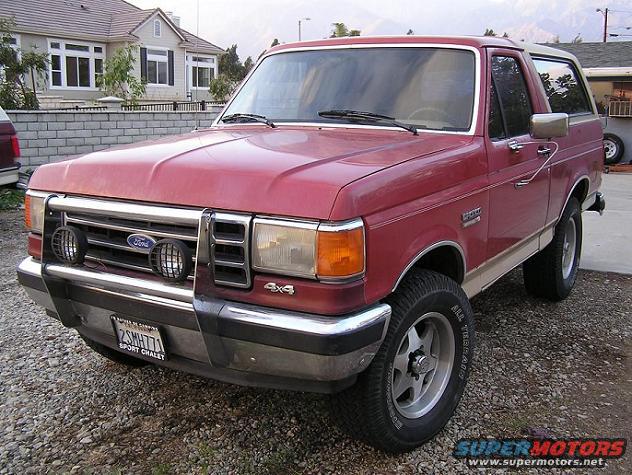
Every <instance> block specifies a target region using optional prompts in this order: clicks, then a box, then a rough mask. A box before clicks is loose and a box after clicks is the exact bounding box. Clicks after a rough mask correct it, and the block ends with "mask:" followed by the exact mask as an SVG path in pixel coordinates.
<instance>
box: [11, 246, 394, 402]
mask: <svg viewBox="0 0 632 475" xmlns="http://www.w3.org/2000/svg"><path fill="white" fill-rule="evenodd" d="M18 280H19V281H20V283H21V284H22V285H23V286H24V287H25V288H26V291H27V292H28V294H29V296H30V297H31V298H32V299H33V300H34V301H35V302H36V303H38V304H40V305H42V306H43V307H45V308H46V309H47V311H48V313H49V314H50V315H52V316H54V317H56V318H58V319H60V320H61V321H62V322H63V323H64V324H65V325H66V326H69V327H73V328H75V329H76V330H77V331H78V332H79V333H81V334H82V335H84V336H86V337H87V338H90V339H92V340H95V341H97V342H99V343H101V344H103V345H105V346H108V347H110V348H112V349H115V350H117V349H118V345H117V341H116V336H115V334H114V330H113V328H112V325H111V323H110V317H111V316H112V315H113V314H119V315H123V316H126V317H130V318H132V319H134V320H138V321H140V322H145V323H149V324H152V325H157V326H159V327H161V329H162V330H163V331H164V334H165V337H166V341H167V350H168V352H169V359H168V360H166V361H164V362H158V361H156V360H153V359H152V360H150V361H151V362H154V363H157V364H160V365H163V366H167V367H171V368H174V369H179V370H183V371H187V372H190V373H194V374H199V375H202V376H206V377H210V378H214V379H219V380H222V381H226V382H231V383H236V384H244V385H253V386H264V387H272V388H280V389H295V390H303V391H314V392H336V391H339V390H342V389H344V388H345V387H348V386H349V385H351V384H353V382H354V381H355V378H356V376H357V374H358V373H359V372H361V371H363V370H364V369H365V368H366V367H367V366H368V365H369V363H370V362H371V361H372V359H373V357H374V356H375V354H376V352H377V351H378V349H379V347H380V345H381V343H382V341H383V339H384V336H385V334H386V330H387V328H388V322H389V319H390V315H391V308H390V306H389V305H386V304H376V305H373V306H370V307H368V308H366V309H363V310H361V311H358V312H354V313H351V314H347V315H342V316H333V317H332V316H321V315H314V314H307V313H299V312H291V311H285V310H280V309H273V308H267V307H259V306H254V305H246V304H240V303H237V302H230V301H225V300H220V299H212V298H206V297H205V298H204V300H200V299H198V298H197V297H196V296H195V295H194V292H193V291H192V290H187V289H183V288H175V287H172V286H169V285H166V284H163V283H161V282H157V281H155V280H144V279H137V278H131V277H126V276H123V275H118V274H111V273H104V272H100V271H97V270H92V269H88V268H85V267H68V266H63V265H58V264H46V265H45V266H44V269H42V265H41V264H40V262H38V261H36V260H34V259H32V258H27V259H25V260H24V261H22V263H21V264H20V265H19V266H18ZM52 283H54V287H55V291H54V294H55V296H54V297H53V296H52V295H51V287H52ZM60 295H63V300H64V302H63V305H61V304H60ZM60 308H61V309H63V314H62V315H60V313H61V312H60V311H59V309H60Z"/></svg>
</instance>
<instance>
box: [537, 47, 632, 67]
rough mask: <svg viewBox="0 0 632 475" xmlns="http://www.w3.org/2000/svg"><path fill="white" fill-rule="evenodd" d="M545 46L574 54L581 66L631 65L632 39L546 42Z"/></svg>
mask: <svg viewBox="0 0 632 475" xmlns="http://www.w3.org/2000/svg"><path fill="white" fill-rule="evenodd" d="M545 46H550V47H552V48H557V49H561V50H564V51H568V52H569V53H571V54H574V55H575V56H577V59H579V63H580V64H581V65H582V67H583V68H625V67H631V66H632V41H612V42H610V43H548V44H546V45H545Z"/></svg>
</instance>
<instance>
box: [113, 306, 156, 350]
mask: <svg viewBox="0 0 632 475" xmlns="http://www.w3.org/2000/svg"><path fill="white" fill-rule="evenodd" d="M112 324H113V325H114V331H115V332H116V339H117V340H118V346H119V348H120V349H121V350H123V351H125V352H127V353H131V354H133V355H140V356H145V357H147V358H153V359H156V360H160V361H164V360H166V359H167V352H166V351H165V345H164V343H163V341H162V336H161V335H160V329H159V328H158V327H154V326H151V325H146V324H144V323H138V322H133V321H131V320H127V319H125V318H121V317H117V316H114V315H113V316H112Z"/></svg>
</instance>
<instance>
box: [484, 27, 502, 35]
mask: <svg viewBox="0 0 632 475" xmlns="http://www.w3.org/2000/svg"><path fill="white" fill-rule="evenodd" d="M483 36H498V35H497V34H496V32H495V31H494V30H492V29H491V28H485V33H483Z"/></svg>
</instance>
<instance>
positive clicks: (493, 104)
mask: <svg viewBox="0 0 632 475" xmlns="http://www.w3.org/2000/svg"><path fill="white" fill-rule="evenodd" d="M489 94H490V96H489V127H488V131H489V138H490V139H492V140H502V139H504V138H505V124H503V116H502V112H501V111H500V103H499V102H498V93H497V92H496V86H495V85H494V84H493V83H492V88H491V90H490V92H489Z"/></svg>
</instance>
